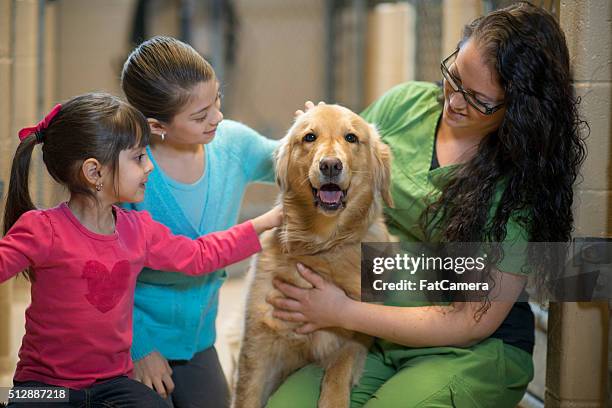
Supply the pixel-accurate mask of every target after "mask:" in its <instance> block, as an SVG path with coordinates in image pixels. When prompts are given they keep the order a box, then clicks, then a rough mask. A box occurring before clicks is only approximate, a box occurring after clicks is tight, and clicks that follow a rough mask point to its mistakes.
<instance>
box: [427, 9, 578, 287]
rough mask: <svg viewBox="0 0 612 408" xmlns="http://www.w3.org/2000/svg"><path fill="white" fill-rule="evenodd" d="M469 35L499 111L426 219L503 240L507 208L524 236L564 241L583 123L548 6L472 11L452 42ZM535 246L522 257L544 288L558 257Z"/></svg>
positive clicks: (459, 236) (467, 234) (449, 234)
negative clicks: (497, 96)
mask: <svg viewBox="0 0 612 408" xmlns="http://www.w3.org/2000/svg"><path fill="white" fill-rule="evenodd" d="M468 41H475V44H477V46H478V47H479V48H480V50H482V52H483V58H484V61H485V62H486V63H488V64H489V65H490V66H491V67H493V68H494V69H495V72H497V74H498V78H499V81H500V85H501V86H502V87H503V88H504V90H505V107H506V112H505V115H504V119H503V121H502V123H501V125H500V127H499V129H497V130H496V131H495V132H493V133H492V134H490V135H487V136H486V137H485V138H483V139H482V141H481V142H480V145H479V146H478V152H477V154H476V155H475V156H474V157H473V158H472V159H471V160H470V161H469V162H467V163H466V164H465V165H463V166H462V167H461V169H460V170H459V171H457V172H456V173H455V174H454V177H453V179H452V180H451V181H450V182H449V183H448V185H447V186H446V187H445V189H444V190H443V192H442V194H441V196H440V198H439V200H437V201H436V202H435V203H433V204H432V205H431V206H430V207H429V208H428V211H426V212H425V215H426V217H425V220H440V221H443V222H442V224H443V225H438V227H439V230H440V231H442V234H443V239H444V240H445V241H449V242H479V241H487V242H502V241H504V239H505V238H506V235H507V230H506V225H507V223H508V220H509V219H512V218H514V219H516V220H517V221H518V222H519V223H521V224H522V225H523V227H524V228H525V231H526V232H527V233H528V235H529V241H530V242H568V241H569V240H570V239H571V233H572V228H573V215H572V202H573V185H574V182H575V181H576V178H577V176H578V170H579V168H580V165H581V164H582V162H583V161H584V158H585V155H586V149H585V144H584V140H583V139H584V137H583V136H582V135H581V131H582V130H583V128H586V129H587V130H588V125H587V124H586V122H584V121H583V120H582V119H581V118H580V115H579V112H578V103H579V99H578V98H576V96H575V94H574V88H573V86H572V75H571V70H570V63H569V52H568V49H567V45H566V41H565V36H564V34H563V31H562V30H561V28H560V26H559V24H558V22H557V21H556V20H555V18H554V17H553V16H552V15H551V14H550V13H549V12H547V11H546V10H544V9H542V8H539V7H536V6H533V5H531V4H529V3H527V2H521V3H518V4H515V5H513V6H510V7H508V8H505V9H501V10H497V11H494V12H492V13H489V14H487V15H486V16H484V17H480V18H478V19H476V20H474V21H473V22H472V23H471V24H470V25H468V26H467V27H465V30H464V34H463V39H462V40H461V42H460V43H459V47H460V48H461V47H462V46H463V45H464V44H466V43H467V42H468ZM500 184H502V186H503V189H502V191H503V192H502V194H501V197H500V199H499V200H498V202H496V201H497V200H495V199H494V197H495V193H496V190H497V188H498V187H499V186H500ZM490 214H492V217H489V215H490ZM426 224H427V222H426ZM535 252H536V250H535V246H532V245H530V249H529V259H530V261H531V263H530V266H531V267H532V268H533V269H534V272H535V273H536V274H535V277H536V283H537V288H538V289H539V291H538V292H540V294H543V293H545V291H546V290H547V289H548V290H549V289H550V288H551V285H552V283H553V282H554V280H555V278H556V276H555V274H556V273H558V272H560V271H561V266H560V265H559V267H558V268H557V267H555V266H553V265H554V264H555V262H560V261H562V260H561V259H560V257H558V256H557V257H556V258H555V257H554V256H552V255H551V254H546V253H541V252H540V253H535ZM512 272H520V271H512Z"/></svg>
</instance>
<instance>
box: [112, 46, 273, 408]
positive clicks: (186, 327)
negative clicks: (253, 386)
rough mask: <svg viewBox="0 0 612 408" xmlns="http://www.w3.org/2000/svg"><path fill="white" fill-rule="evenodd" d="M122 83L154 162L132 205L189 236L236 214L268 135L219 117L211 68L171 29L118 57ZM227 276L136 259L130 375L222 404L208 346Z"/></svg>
mask: <svg viewBox="0 0 612 408" xmlns="http://www.w3.org/2000/svg"><path fill="white" fill-rule="evenodd" d="M121 85H122V88H123V91H124V92H125V95H126V96H127V99H128V101H129V102H130V103H131V104H132V105H133V106H135V107H136V108H137V109H139V110H140V111H141V112H142V113H143V114H144V115H145V117H146V118H147V120H148V122H149V125H150V127H151V132H152V140H151V146H150V147H149V148H147V153H148V155H149V158H150V159H151V161H152V162H153V164H154V165H155V170H154V171H153V172H152V173H151V175H150V176H149V182H148V185H147V191H146V193H145V198H144V201H143V202H141V203H138V204H133V205H130V206H131V208H135V209H138V210H148V211H149V212H150V213H151V215H152V217H153V219H154V220H156V221H159V222H162V223H163V224H165V225H167V226H168V227H169V228H170V229H171V230H172V232H173V233H175V234H180V235H186V236H188V237H192V238H194V237H198V236H200V235H203V234H206V233H209V232H212V231H217V230H223V229H227V228H228V227H230V226H231V225H233V224H235V223H236V220H237V217H238V210H239V207H240V203H241V201H242V196H243V194H244V191H245V188H246V185H247V184H248V183H251V182H255V181H270V182H271V181H273V175H274V172H273V164H272V158H273V150H274V148H275V147H276V142H274V141H272V140H269V139H266V138H264V137H263V136H261V135H259V134H258V133H257V132H255V131H253V130H252V129H250V128H248V127H246V126H244V125H242V124H240V123H237V122H233V121H230V120H223V114H222V113H221V100H220V92H219V83H218V82H217V79H216V77H215V73H214V71H213V69H212V67H211V66H210V64H209V63H208V62H206V60H205V59H204V58H202V57H201V56H200V55H199V54H198V53H197V52H196V51H195V50H194V49H193V48H192V47H190V46H189V45H187V44H185V43H182V42H180V41H178V40H176V39H174V38H169V37H155V38H152V39H150V40H148V41H146V42H144V43H142V44H141V45H140V46H138V47H137V48H136V49H135V50H134V51H133V52H132V53H131V54H130V56H129V57H128V59H127V61H126V62H125V65H124V67H123V72H122V75H121ZM225 276H226V275H225V271H223V270H219V271H217V272H215V273H213V274H210V275H206V276H202V277H187V276H184V275H181V274H178V273H166V272H162V271H156V270H151V269H144V270H143V271H142V273H141V274H140V276H139V278H138V282H137V285H136V295H135V300H134V303H135V305H134V340H133V346H132V359H133V360H134V373H135V377H136V379H138V380H140V381H142V382H143V383H144V384H146V385H148V386H149V387H151V388H153V389H154V390H156V391H157V392H158V393H159V394H160V395H161V396H162V397H165V398H168V402H170V403H171V404H172V405H174V406H175V407H177V408H180V407H187V406H189V407H197V406H211V407H223V406H228V405H229V391H228V386H227V383H226V380H225V377H224V375H223V372H222V370H221V365H220V363H219V358H218V356H217V352H216V350H215V348H214V343H215V334H216V333H215V318H216V316H217V304H218V293H219V288H220V286H221V284H222V283H223V280H224V278H225Z"/></svg>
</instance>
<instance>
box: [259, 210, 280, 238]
mask: <svg viewBox="0 0 612 408" xmlns="http://www.w3.org/2000/svg"><path fill="white" fill-rule="evenodd" d="M251 222H252V223H253V228H255V231H256V232H257V233H258V234H261V233H262V232H264V231H267V230H269V229H271V228H274V227H278V226H279V225H281V223H282V222H283V208H282V207H281V206H276V207H274V208H273V209H271V210H270V211H268V212H267V213H265V214H262V215H260V216H259V217H256V218H253V220H252V221H251Z"/></svg>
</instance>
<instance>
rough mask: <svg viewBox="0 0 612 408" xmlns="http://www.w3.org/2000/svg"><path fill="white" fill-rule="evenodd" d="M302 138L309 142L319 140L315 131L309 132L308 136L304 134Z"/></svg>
mask: <svg viewBox="0 0 612 408" xmlns="http://www.w3.org/2000/svg"><path fill="white" fill-rule="evenodd" d="M302 140H303V141H305V142H308V143H310V142H314V141H315V140H317V135H315V134H314V133H308V134H307V135H306V136H304V138H303V139H302Z"/></svg>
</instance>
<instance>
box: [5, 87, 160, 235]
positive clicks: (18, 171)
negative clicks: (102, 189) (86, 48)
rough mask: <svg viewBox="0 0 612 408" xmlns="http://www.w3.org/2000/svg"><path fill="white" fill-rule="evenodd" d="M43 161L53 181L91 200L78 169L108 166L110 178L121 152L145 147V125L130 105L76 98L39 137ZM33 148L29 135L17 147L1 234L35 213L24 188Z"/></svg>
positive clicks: (93, 96)
mask: <svg viewBox="0 0 612 408" xmlns="http://www.w3.org/2000/svg"><path fill="white" fill-rule="evenodd" d="M41 136H42V140H43V145H42V153H43V161H44V163H45V166H46V167H47V170H48V171H49V174H50V175H51V177H53V179H54V180H55V181H57V182H58V183H60V184H61V185H63V186H64V187H66V188H67V189H68V190H69V191H70V194H72V195H83V196H87V197H90V198H92V199H94V200H95V199H96V198H95V194H94V193H93V191H92V189H91V187H90V186H88V185H87V184H86V182H85V180H84V178H83V175H82V172H81V167H82V165H83V162H84V161H85V160H87V159H89V158H95V159H96V160H98V161H99V162H100V163H102V164H103V165H107V166H110V168H111V171H112V174H113V178H116V175H117V170H118V160H119V153H120V152H121V151H122V150H125V149H129V148H132V147H136V146H141V147H144V146H146V145H147V144H148V143H149V125H148V123H147V121H146V119H145V117H144V116H143V115H142V114H141V113H140V112H138V111H137V110H136V109H134V108H133V107H132V106H130V105H128V104H127V103H125V102H123V101H121V100H120V99H118V98H116V97H114V96H112V95H109V94H105V93H89V94H85V95H80V96H77V97H74V98H72V99H70V100H68V101H67V102H65V103H64V104H62V108H61V110H60V111H59V113H58V114H57V115H56V116H55V117H54V118H53V119H52V120H51V123H50V124H49V126H48V127H47V129H45V130H43V131H42V132H41ZM36 143H37V138H36V135H35V134H34V133H33V134H31V135H30V136H28V137H27V138H25V139H24V140H23V141H22V142H21V143H20V144H19V146H18V147H17V151H16V152H15V156H14V158H13V164H12V168H11V179H10V183H9V188H8V195H7V200H6V206H5V209H4V233H5V234H6V233H7V232H8V230H9V229H10V228H11V227H12V226H13V224H15V222H16V221H17V219H18V218H19V217H20V216H21V215H22V214H23V213H25V212H27V211H30V210H33V209H35V207H34V204H33V203H32V198H31V197H30V191H29V189H28V178H29V169H30V161H31V158H32V151H33V150H34V146H35V145H36Z"/></svg>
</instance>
